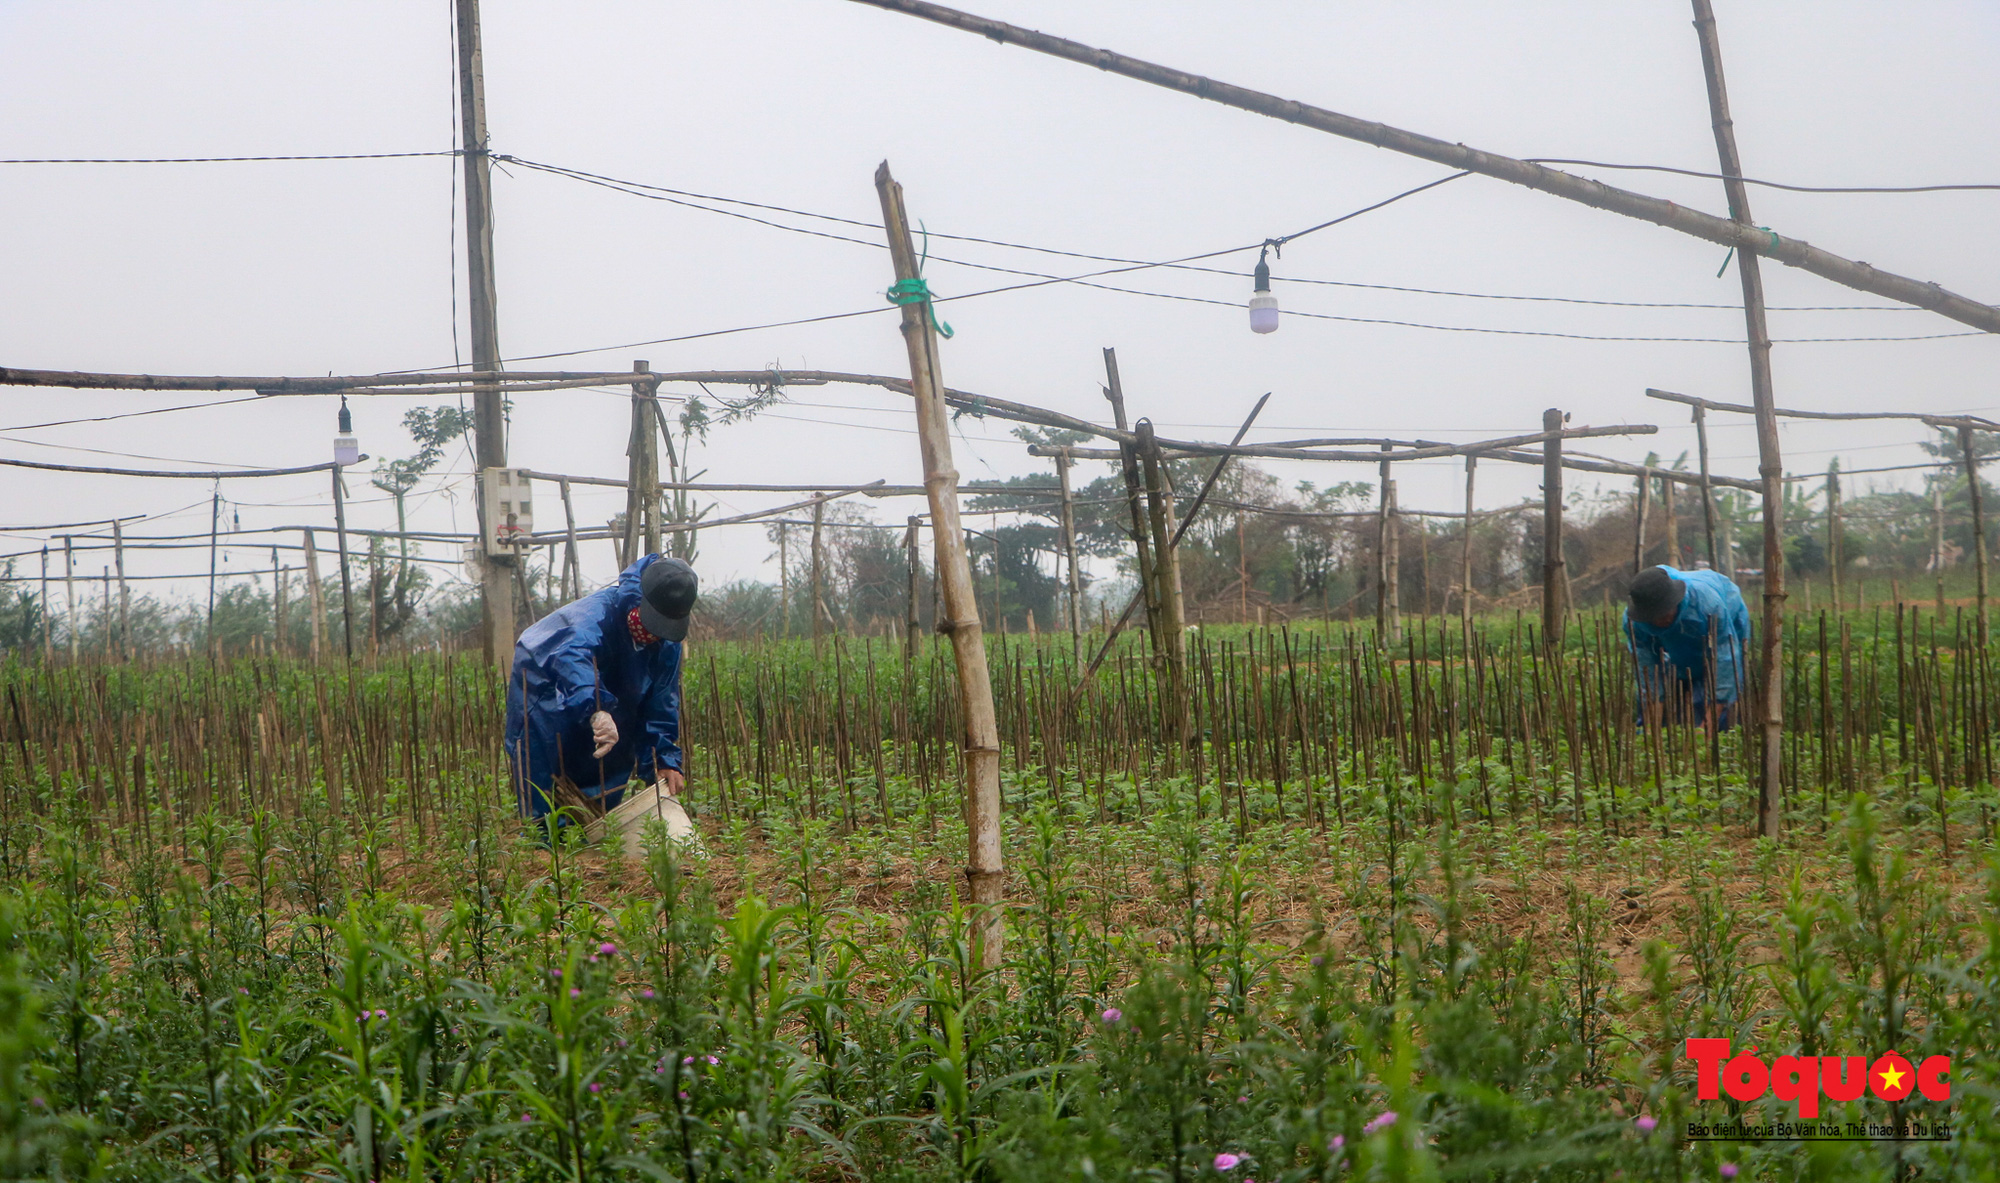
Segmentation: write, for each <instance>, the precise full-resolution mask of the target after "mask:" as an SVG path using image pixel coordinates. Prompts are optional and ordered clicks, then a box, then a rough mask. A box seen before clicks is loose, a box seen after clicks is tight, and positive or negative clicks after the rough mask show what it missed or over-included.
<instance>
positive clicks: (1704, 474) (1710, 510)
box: [1694, 406, 1733, 571]
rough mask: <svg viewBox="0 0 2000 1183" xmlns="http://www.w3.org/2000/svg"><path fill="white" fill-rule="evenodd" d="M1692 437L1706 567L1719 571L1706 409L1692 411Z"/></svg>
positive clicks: (1713, 486)
mask: <svg viewBox="0 0 2000 1183" xmlns="http://www.w3.org/2000/svg"><path fill="white" fill-rule="evenodd" d="M1694 436H1695V444H1696V447H1697V448H1698V449H1699V450H1700V453H1701V521H1702V527H1703V529H1705V530H1706V531H1707V536H1708V565H1709V566H1710V567H1712V568H1714V569H1715V570H1717V571H1720V570H1722V569H1723V564H1722V560H1721V559H1720V557H1719V556H1718V555H1717V552H1716V540H1715V482H1714V480H1713V478H1712V477H1711V476H1710V475H1709V471H1708V408H1707V407H1701V406H1698V407H1696V408H1695V409H1694ZM1732 565H1733V564H1732Z"/></svg>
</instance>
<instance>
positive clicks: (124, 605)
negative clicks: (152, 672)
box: [111, 518, 275, 661]
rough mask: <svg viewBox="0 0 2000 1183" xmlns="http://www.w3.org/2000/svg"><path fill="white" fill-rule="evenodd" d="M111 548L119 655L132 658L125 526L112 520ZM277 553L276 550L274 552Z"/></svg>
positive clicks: (114, 519)
mask: <svg viewBox="0 0 2000 1183" xmlns="http://www.w3.org/2000/svg"><path fill="white" fill-rule="evenodd" d="M111 550H112V554H113V556H114V557H113V560H112V561H113V562H114V563H116V564H117V567H118V655H119V656H120V657H121V658H123V659H124V660H126V661H130V660H132V589H131V588H130V587H129V586H127V584H126V583H125V528H124V525H123V523H121V522H119V521H118V519H116V518H113V519H112V521H111ZM274 553H275V552H274Z"/></svg>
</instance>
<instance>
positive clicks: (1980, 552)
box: [1958, 427, 1986, 646]
mask: <svg viewBox="0 0 2000 1183" xmlns="http://www.w3.org/2000/svg"><path fill="white" fill-rule="evenodd" d="M1974 442H1975V441H1974V440H1973V437H1972V429H1971V428H1970V427H1961V428H1959V429H1958V447H1959V451H1961V452H1963V453H1964V454H1965V490H1966V495H1967V496H1969V497H1971V499H1972V562H1973V578H1974V579H1975V580H1977V581H1978V582H1977V585H1976V586H1977V588H1978V593H1979V613H1978V616H1977V621H1978V624H1979V643H1980V645H1982V646H1984V645H1985V644H1986V513H1985V508H1984V498H1983V497H1982V496H1981V494H1980V491H1979V457H1978V455H1977V454H1976V452H1975V451H1974V449H1973V444H1974Z"/></svg>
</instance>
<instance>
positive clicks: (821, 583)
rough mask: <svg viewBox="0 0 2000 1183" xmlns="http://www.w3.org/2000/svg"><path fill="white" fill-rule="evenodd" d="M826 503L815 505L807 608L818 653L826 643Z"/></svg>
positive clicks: (814, 645) (815, 648)
mask: <svg viewBox="0 0 2000 1183" xmlns="http://www.w3.org/2000/svg"><path fill="white" fill-rule="evenodd" d="M825 514H826V505H825V504H824V503H818V504H815V505H814V506H813V532H812V582H811V584H810V585H809V586H808V588H807V595H808V596H809V599H808V601H807V604H806V610H807V611H808V612H810V613H811V614H812V639H813V652H814V653H818V652H819V651H820V647H821V646H822V645H824V644H825V643H826V550H825V548H824V545H823V543H822V542H821V539H820V528H821V526H822V525H823V524H824V522H825Z"/></svg>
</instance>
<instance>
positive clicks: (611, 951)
mask: <svg viewBox="0 0 2000 1183" xmlns="http://www.w3.org/2000/svg"><path fill="white" fill-rule="evenodd" d="M597 951H598V952H599V953H601V954H603V955H604V956H606V957H616V956H618V946H616V945H614V944H612V943H611V942H610V941H606V942H604V943H603V944H601V945H599V946H598V947H597Z"/></svg>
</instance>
